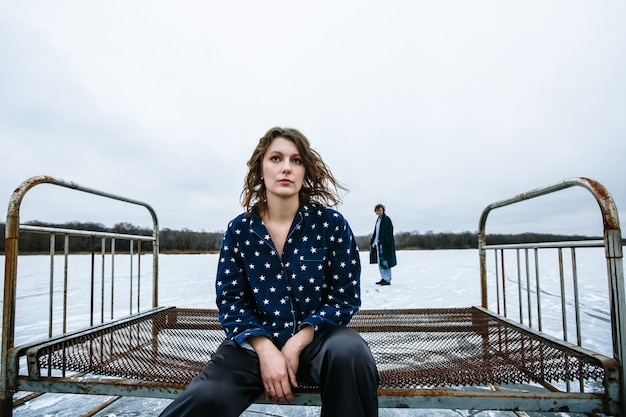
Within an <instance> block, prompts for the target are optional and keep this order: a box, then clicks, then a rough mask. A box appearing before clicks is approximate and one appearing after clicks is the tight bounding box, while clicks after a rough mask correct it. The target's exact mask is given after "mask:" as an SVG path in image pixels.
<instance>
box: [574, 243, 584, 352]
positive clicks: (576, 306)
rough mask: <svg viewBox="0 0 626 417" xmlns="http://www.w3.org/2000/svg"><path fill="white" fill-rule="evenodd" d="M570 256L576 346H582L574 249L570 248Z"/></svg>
mask: <svg viewBox="0 0 626 417" xmlns="http://www.w3.org/2000/svg"><path fill="white" fill-rule="evenodd" d="M571 256H572V281H573V285H574V313H575V318H576V344H577V345H578V346H582V345H583V341H582V330H581V327H580V296H579V294H578V268H577V265H576V249H575V248H571Z"/></svg>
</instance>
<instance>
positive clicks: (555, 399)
mask: <svg viewBox="0 0 626 417" xmlns="http://www.w3.org/2000/svg"><path fill="white" fill-rule="evenodd" d="M20 386H23V387H24V389H25V390H32V391H35V390H39V391H44V390H45V391H47V392H59V393H74V394H92V395H120V396H128V395H132V396H135V397H148V398H176V397H177V396H178V395H179V394H180V393H181V392H182V388H168V387H162V386H159V385H158V383H149V382H134V381H133V382H129V381H127V380H116V379H111V380H99V381H94V382H87V381H84V380H80V381H76V380H72V379H61V378H58V379H53V380H46V381H39V382H36V381H29V380H24V381H20ZM378 394H379V397H378V401H379V407H380V408H426V409H429V408H433V409H464V410H465V409H469V410H484V409H489V410H516V409H523V410H530V411H537V412H561V411H563V410H568V412H572V413H591V412H603V413H606V414H614V412H613V411H614V410H612V409H611V408H610V404H606V402H605V401H604V400H603V398H602V396H600V395H597V394H580V393H546V392H542V393H537V392H525V391H498V392H494V391H489V390H460V389H456V390H455V389H435V388H418V389H406V390H385V389H380V390H379V391H378ZM255 402H256V403H258V404H270V402H268V401H267V400H265V398H264V397H263V396H259V397H258V398H257V400H256V401H255ZM291 405H302V406H320V405H321V398H320V395H319V393H317V392H296V393H294V401H293V403H291Z"/></svg>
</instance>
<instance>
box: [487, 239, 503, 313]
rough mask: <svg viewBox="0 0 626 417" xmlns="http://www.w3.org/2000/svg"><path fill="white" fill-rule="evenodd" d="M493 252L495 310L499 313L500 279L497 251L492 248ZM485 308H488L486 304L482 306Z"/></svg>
mask: <svg viewBox="0 0 626 417" xmlns="http://www.w3.org/2000/svg"><path fill="white" fill-rule="evenodd" d="M493 254H494V259H495V263H496V265H495V272H496V306H497V311H498V314H500V279H499V275H500V274H499V272H498V270H499V268H498V251H497V250H494V251H493ZM483 307H485V308H488V306H483Z"/></svg>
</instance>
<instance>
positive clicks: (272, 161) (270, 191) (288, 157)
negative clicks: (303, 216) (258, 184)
mask: <svg viewBox="0 0 626 417" xmlns="http://www.w3.org/2000/svg"><path fill="white" fill-rule="evenodd" d="M305 173H306V169H305V167H304V162H303V161H302V159H301V155H300V153H299V152H298V148H297V147H296V144H295V143H293V142H292V141H290V140H288V139H285V138H281V137H278V138H276V139H274V140H272V143H271V144H270V146H269V147H268V148H267V151H266V152H265V155H264V156H263V165H262V167H261V176H262V177H263V182H264V183H265V189H266V191H267V198H268V200H269V199H270V198H272V197H273V196H275V197H280V198H294V197H295V198H297V197H298V193H299V192H300V189H301V188H302V183H303V182H304V175H305Z"/></svg>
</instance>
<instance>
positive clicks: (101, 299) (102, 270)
mask: <svg viewBox="0 0 626 417" xmlns="http://www.w3.org/2000/svg"><path fill="white" fill-rule="evenodd" d="M101 242H102V257H101V259H102V267H101V272H100V323H104V279H105V278H104V275H105V263H106V262H105V261H106V238H105V237H103V238H102V241H101Z"/></svg>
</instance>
